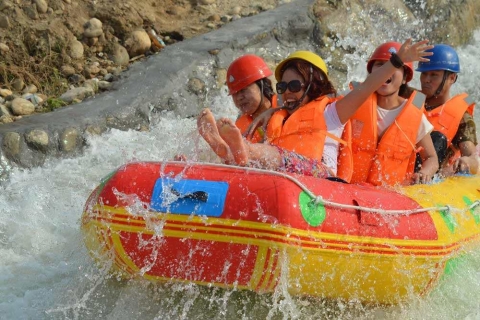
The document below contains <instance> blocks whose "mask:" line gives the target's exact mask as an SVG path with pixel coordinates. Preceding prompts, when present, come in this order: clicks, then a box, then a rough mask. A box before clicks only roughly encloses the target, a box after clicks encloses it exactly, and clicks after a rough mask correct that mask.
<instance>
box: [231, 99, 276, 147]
mask: <svg viewBox="0 0 480 320" xmlns="http://www.w3.org/2000/svg"><path fill="white" fill-rule="evenodd" d="M276 107H277V95H274V96H273V97H272V108H276ZM252 122H253V117H252V116H251V115H249V114H243V115H241V116H240V117H238V119H237V120H236V121H235V125H236V126H237V127H238V128H239V129H240V131H241V132H242V134H245V133H246V132H247V129H248V127H249V126H250V124H251V123H252ZM264 138H265V132H264V130H263V128H262V126H259V127H258V128H257V129H256V130H255V133H254V134H253V136H252V138H251V139H249V141H250V142H252V143H259V142H262V141H263V140H264Z"/></svg>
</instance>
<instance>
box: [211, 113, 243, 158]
mask: <svg viewBox="0 0 480 320" xmlns="http://www.w3.org/2000/svg"><path fill="white" fill-rule="evenodd" d="M217 127H218V131H219V133H220V136H221V137H222V138H223V140H224V141H225V142H226V143H227V144H228V146H229V147H230V151H231V152H232V155H233V158H234V159H235V163H236V164H237V165H239V166H245V165H246V164H247V163H248V158H249V153H248V146H247V144H246V143H245V141H244V140H243V137H242V133H241V132H240V129H238V128H237V127H236V126H235V124H234V123H233V122H232V120H230V119H226V118H223V119H220V120H218V121H217Z"/></svg>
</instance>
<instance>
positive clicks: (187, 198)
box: [150, 178, 228, 217]
mask: <svg viewBox="0 0 480 320" xmlns="http://www.w3.org/2000/svg"><path fill="white" fill-rule="evenodd" d="M227 191H228V183H227V182H223V181H205V180H189V179H182V180H180V181H176V180H175V179H171V178H159V179H158V180H157V181H156V182H155V186H154V188H153V192H152V199H151V200H150V207H151V208H152V209H153V210H155V211H158V212H166V213H176V214H192V213H193V214H196V215H205V216H207V217H220V216H221V215H222V213H223V209H224V207H225V199H226V197H227Z"/></svg>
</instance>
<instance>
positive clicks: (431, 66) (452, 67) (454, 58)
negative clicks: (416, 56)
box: [416, 44, 460, 73]
mask: <svg viewBox="0 0 480 320" xmlns="http://www.w3.org/2000/svg"><path fill="white" fill-rule="evenodd" d="M427 52H433V56H430V57H427V58H429V59H430V61H428V62H419V63H418V67H417V69H416V71H419V72H426V71H435V70H447V71H451V72H454V73H459V72H460V60H459V59H458V55H457V52H456V51H455V50H454V49H453V48H452V47H450V46H447V45H446V44H437V45H435V47H433V49H430V50H427Z"/></svg>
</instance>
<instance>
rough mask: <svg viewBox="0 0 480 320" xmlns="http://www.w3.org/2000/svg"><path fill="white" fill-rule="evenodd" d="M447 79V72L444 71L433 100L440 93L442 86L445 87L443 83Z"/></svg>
mask: <svg viewBox="0 0 480 320" xmlns="http://www.w3.org/2000/svg"><path fill="white" fill-rule="evenodd" d="M447 77H448V74H447V71H445V70H444V71H443V79H442V83H440V85H439V86H438V89H437V91H435V93H434V94H433V97H434V98H436V97H438V95H439V94H440V93H441V92H442V90H443V86H444V85H445V81H447Z"/></svg>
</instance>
